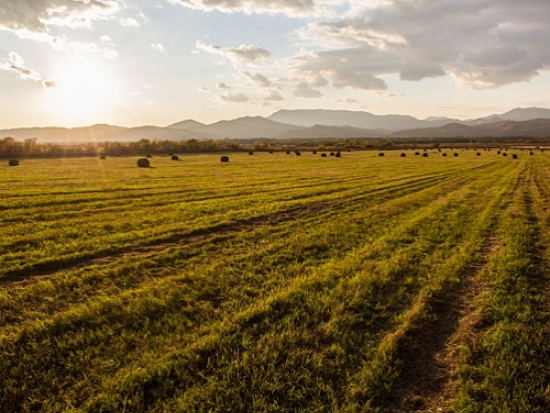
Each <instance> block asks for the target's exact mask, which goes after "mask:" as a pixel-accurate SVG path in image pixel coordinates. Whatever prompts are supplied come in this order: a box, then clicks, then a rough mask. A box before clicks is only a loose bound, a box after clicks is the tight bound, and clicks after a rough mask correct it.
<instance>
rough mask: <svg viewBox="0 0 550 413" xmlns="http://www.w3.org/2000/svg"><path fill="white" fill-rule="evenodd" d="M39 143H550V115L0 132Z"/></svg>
mask: <svg viewBox="0 0 550 413" xmlns="http://www.w3.org/2000/svg"><path fill="white" fill-rule="evenodd" d="M8 136H9V137H12V138H14V139H17V140H24V139H27V138H37V140H38V142H42V143H44V142H60V143H63V142H104V141H119V142H126V141H138V140H141V139H160V140H180V139H184V140H188V139H198V140H204V139H224V138H229V139H254V138H275V139H297V138H306V139H314V138H377V137H378V138H379V137H388V138H398V137H403V138H407V137H441V138H451V137H472V138H473V137H486V136H494V137H505V136H530V137H550V109H545V108H537V107H532V108H516V109H513V110H510V111H508V112H505V113H501V114H493V115H489V116H485V117H482V118H478V119H470V120H460V119H451V118H444V117H443V118H441V117H437V118H436V117H429V118H426V119H424V120H421V119H417V118H415V117H413V116H408V115H375V114H372V113H369V112H361V111H346V110H321V109H318V110H280V111H278V112H275V113H273V114H272V115H270V116H268V117H265V118H264V117H260V116H256V117H251V116H247V117H242V118H238V119H234V120H222V121H219V122H216V123H212V124H203V123H200V122H197V121H195V120H191V119H190V120H184V121H181V122H177V123H173V124H171V125H168V126H164V127H162V126H152V125H148V126H139V127H132V128H127V127H122V126H113V125H104V124H98V125H92V126H87V127H78V128H61V127H41V128H17V129H4V130H0V138H2V137H8Z"/></svg>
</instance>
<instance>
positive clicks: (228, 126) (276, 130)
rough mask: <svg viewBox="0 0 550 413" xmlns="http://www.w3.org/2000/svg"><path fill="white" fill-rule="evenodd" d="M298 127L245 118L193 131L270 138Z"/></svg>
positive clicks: (261, 119) (239, 136)
mask: <svg viewBox="0 0 550 413" xmlns="http://www.w3.org/2000/svg"><path fill="white" fill-rule="evenodd" d="M297 128H299V126H296V125H293V124H286V123H280V122H275V121H273V120H269V119H265V118H262V117H260V116H255V117H252V116H247V117H244V118H238V119H234V120H222V121H220V122H216V123H212V124H210V125H204V126H201V127H198V128H196V129H194V130H196V131H199V132H201V133H204V134H207V135H216V136H221V137H227V138H242V139H250V138H260V137H265V138H271V137H274V136H276V135H278V134H280V133H283V132H286V131H288V130H290V129H297Z"/></svg>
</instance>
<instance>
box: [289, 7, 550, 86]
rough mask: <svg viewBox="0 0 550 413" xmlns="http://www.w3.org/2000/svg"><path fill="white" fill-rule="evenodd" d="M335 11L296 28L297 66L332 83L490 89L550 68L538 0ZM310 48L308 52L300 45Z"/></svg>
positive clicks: (546, 15)
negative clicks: (437, 83) (393, 81)
mask: <svg viewBox="0 0 550 413" xmlns="http://www.w3.org/2000/svg"><path fill="white" fill-rule="evenodd" d="M348 4H349V9H348V10H347V11H345V12H343V13H341V14H340V17H338V18H333V19H330V20H327V21H322V20H317V21H312V22H310V23H308V24H307V26H304V27H303V28H302V29H300V30H298V32H297V35H298V36H299V38H300V40H301V42H302V43H301V47H302V48H303V50H302V51H301V52H299V53H298V55H297V56H295V60H294V66H292V69H293V70H294V71H295V72H296V71H298V72H299V71H301V70H302V71H309V72H311V73H317V74H319V75H322V76H325V77H326V78H327V79H328V80H330V81H331V82H332V84H333V86H335V87H349V88H355V89H366V90H384V89H385V88H386V85H385V82H384V79H383V77H384V76H388V75H399V77H400V78H401V79H402V80H405V81H421V80H423V79H426V78H433V77H439V76H450V77H451V78H452V79H454V80H455V84H456V85H457V86H458V87H459V88H464V89H487V88H497V87H500V86H502V85H506V84H509V83H513V82H524V81H528V80H529V79H531V78H533V77H535V76H537V75H538V74H539V73H540V72H541V71H542V70H548V69H550V52H549V49H548V44H550V28H549V27H548V24H547V22H548V20H549V19H550V7H548V2H547V1H545V0H530V1H528V2H524V3H521V2H517V1H513V0H502V1H498V2H496V1H492V0H462V1H456V0H437V1H436V0H422V1H420V0H419V1H402V0H381V1H369V2H366V1H351V0H350V1H349V3H348ZM308 49H309V54H308V53H306V51H307V50H308Z"/></svg>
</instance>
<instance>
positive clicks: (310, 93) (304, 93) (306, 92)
mask: <svg viewBox="0 0 550 413" xmlns="http://www.w3.org/2000/svg"><path fill="white" fill-rule="evenodd" d="M294 96H295V97H297V98H320V97H321V96H323V94H322V93H321V92H320V91H318V90H317V89H313V88H312V87H311V86H310V85H308V84H307V83H305V82H300V83H298V84H297V85H296V88H295V89H294Z"/></svg>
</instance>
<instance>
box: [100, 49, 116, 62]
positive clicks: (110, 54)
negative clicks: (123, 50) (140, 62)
mask: <svg viewBox="0 0 550 413" xmlns="http://www.w3.org/2000/svg"><path fill="white" fill-rule="evenodd" d="M103 56H104V57H105V59H109V60H114V59H116V58H117V57H118V53H117V52H116V51H115V50H112V49H104V50H103Z"/></svg>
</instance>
